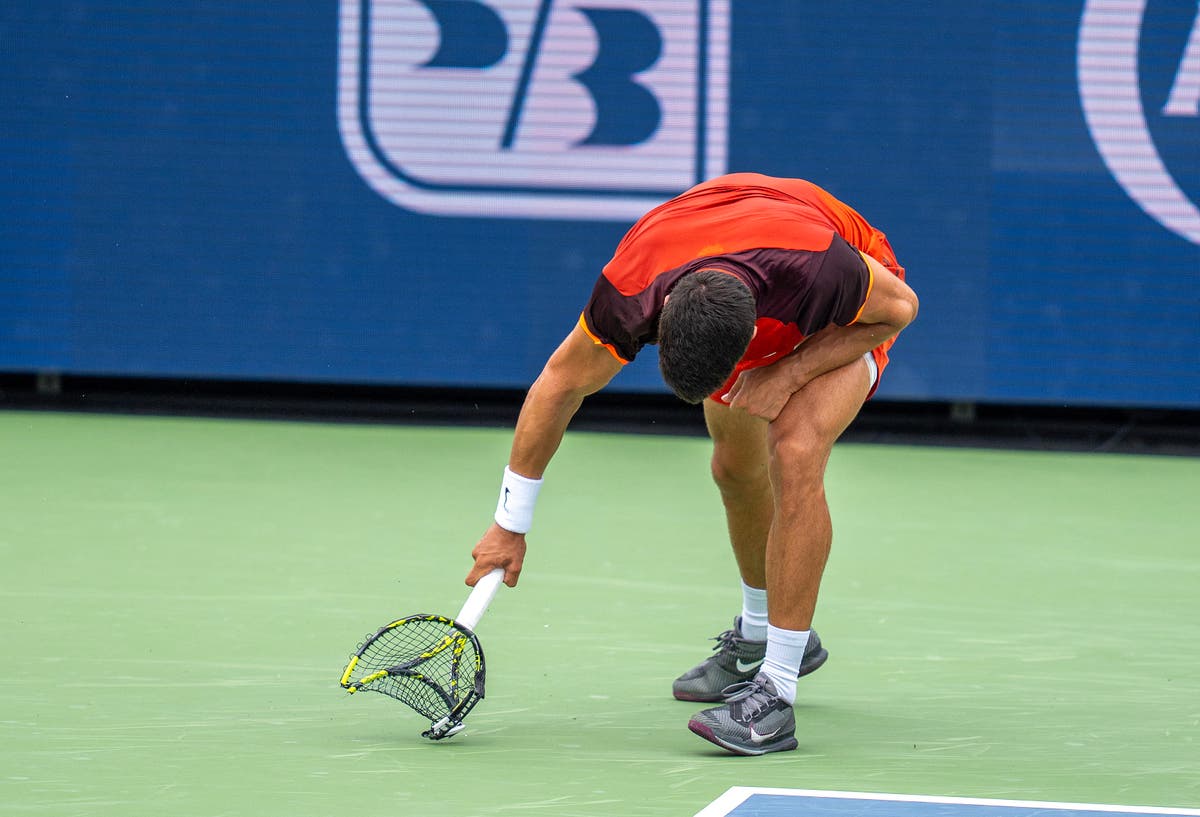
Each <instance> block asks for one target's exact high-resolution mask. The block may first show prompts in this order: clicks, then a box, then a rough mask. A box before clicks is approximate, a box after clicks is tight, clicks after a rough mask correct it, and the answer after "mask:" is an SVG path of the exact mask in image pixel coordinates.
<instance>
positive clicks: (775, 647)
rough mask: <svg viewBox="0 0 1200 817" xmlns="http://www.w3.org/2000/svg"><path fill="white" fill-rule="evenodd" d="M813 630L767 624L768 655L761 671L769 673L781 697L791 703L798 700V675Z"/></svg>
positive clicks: (768, 675)
mask: <svg viewBox="0 0 1200 817" xmlns="http://www.w3.org/2000/svg"><path fill="white" fill-rule="evenodd" d="M811 632H812V630H784V629H782V628H780V627H775V626H773V625H770V624H768V625H767V657H766V660H764V661H763V664H762V669H761V670H759V672H765V673H766V674H767V677H768V678H770V679H771V682H772V683H774V684H775V691H776V692H778V693H779V697H780V698H783V699H784V700H785V701H787V702H788V703H789V704H794V703H795V702H796V675H797V674H798V673H799V672H800V662H801V661H803V660H804V648H805V647H807V646H808V636H809V633H811Z"/></svg>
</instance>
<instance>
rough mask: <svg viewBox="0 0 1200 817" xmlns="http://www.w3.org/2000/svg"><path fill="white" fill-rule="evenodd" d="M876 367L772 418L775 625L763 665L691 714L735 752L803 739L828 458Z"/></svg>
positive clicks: (828, 531)
mask: <svg viewBox="0 0 1200 817" xmlns="http://www.w3.org/2000/svg"><path fill="white" fill-rule="evenodd" d="M871 377H872V375H871V370H870V368H869V367H868V365H867V363H866V362H865V361H863V360H858V361H855V362H854V363H852V364H849V365H847V366H843V367H842V368H841V369H836V370H834V371H832V372H829V373H827V374H825V375H822V376H821V377H818V378H817V379H815V380H813V381H812V382H811V383H809V384H808V385H807V386H806V387H805V388H803V389H801V390H800V391H799V392H797V393H796V394H794V395H793V396H792V399H791V400H789V401H788V403H787V405H786V406H785V407H784V409H783V411H782V412H781V413H780V414H779V416H778V417H777V418H776V419H775V421H774V422H772V423H771V424H770V426H769V428H768V431H767V446H768V451H769V455H770V456H769V471H770V483H771V486H772V489H773V494H774V507H775V512H774V517H773V521H772V524H771V528H770V532H769V534H768V536H767V550H766V576H767V600H768V603H769V608H770V625H769V627H768V634H767V644H766V650H765V655H764V660H763V664H762V668H761V670H760V671H759V672H758V673H757V674H756V675H755V676H754V677H753V678H751V679H749V680H746V681H744V682H742V683H739V684H737V685H736V686H731V687H729V688H727V689H726V690H725V695H724V703H723V704H722V705H721V706H717V707H714V708H712V709H706V710H704V711H702V712H698V713H697V714H696V715H695V716H693V717H692V719H691V720H690V721H689V722H688V728H689V729H691V730H692V731H693V732H695V733H696V734H697V735H699V736H700V737H702V738H704V739H705V740H707V741H710V742H712V743H715V744H717V745H718V746H722V747H724V748H725V749H728V750H729V751H731V752H734V753H736V754H742V755H760V754H766V753H768V752H783V751H789V750H791V749H795V748H796V746H797V745H798V742H797V740H796V737H795V731H796V719H795V714H794V712H793V709H792V703H793V702H794V700H795V697H796V675H797V672H798V671H799V670H801V669H802V667H803V661H804V659H805V658H807V657H808V652H809V642H810V641H811V640H813V639H815V634H814V633H812V631H811V627H812V618H813V611H814V610H815V608H816V603H817V593H818V591H819V589H820V586H821V577H822V575H823V573H824V571H825V563H826V561H827V559H828V557H829V549H830V545H831V543H832V540H833V533H832V526H831V523H830V518H829V506H828V504H827V502H826V500H825V466H826V464H827V463H828V461H829V455H830V453H831V452H832V450H833V444H834V442H835V441H836V440H837V438H838V437H840V436H841V434H842V432H843V431H845V429H846V427H847V426H848V425H850V423H851V421H852V420H853V419H854V418H855V416H856V415H857V414H858V411H859V409H860V408H861V407H862V404H863V401H864V400H866V397H867V394H868V393H869V391H870V388H871ZM818 643H819V641H818Z"/></svg>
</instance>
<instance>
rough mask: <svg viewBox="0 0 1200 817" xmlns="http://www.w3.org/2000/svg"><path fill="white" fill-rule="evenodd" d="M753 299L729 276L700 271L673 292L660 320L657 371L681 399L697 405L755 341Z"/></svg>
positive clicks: (723, 273) (680, 282) (741, 284)
mask: <svg viewBox="0 0 1200 817" xmlns="http://www.w3.org/2000/svg"><path fill="white" fill-rule="evenodd" d="M755 319H756V310H755V306H754V295H753V293H751V292H750V288H749V287H748V286H746V285H745V284H744V283H742V281H741V280H740V279H739V278H737V277H735V276H733V275H730V274H728V273H725V272H717V271H715V270H701V271H699V272H693V273H691V274H689V275H685V276H683V277H682V278H680V279H679V283H677V284H676V285H675V287H674V288H673V289H672V290H671V294H670V295H669V296H668V297H667V301H666V303H665V304H664V305H663V310H662V315H660V316H659V320H658V367H659V369H660V370H661V371H662V376H663V380H664V381H666V384H667V385H668V386H670V387H671V391H673V392H675V394H676V395H678V396H679V398H680V399H681V400H684V401H686V402H688V403H699V402H700V401H701V400H703V399H704V398H705V397H708V396H709V395H710V394H712V393H713V392H714V391H716V390H717V389H719V388H720V387H721V385H722V384H723V383H724V382H725V381H726V380H728V379H729V376H730V375H731V374H733V368H734V366H736V365H737V362H738V361H739V360H741V357H742V355H743V354H745V353H746V347H747V346H749V345H750V339H751V338H752V337H753V336H754V321H755Z"/></svg>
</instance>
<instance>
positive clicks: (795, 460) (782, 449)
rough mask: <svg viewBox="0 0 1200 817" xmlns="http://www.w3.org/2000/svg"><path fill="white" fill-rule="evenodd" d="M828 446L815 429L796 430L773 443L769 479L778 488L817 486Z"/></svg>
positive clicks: (822, 475)
mask: <svg viewBox="0 0 1200 817" xmlns="http://www.w3.org/2000/svg"><path fill="white" fill-rule="evenodd" d="M830 449H831V445H830V444H829V441H828V440H827V439H826V437H825V436H824V435H822V434H819V433H817V432H816V431H815V430H809V429H797V430H795V431H793V433H790V434H788V435H787V436H784V437H779V438H776V439H774V440H772V445H771V478H772V480H773V481H775V482H776V483H777V485H776V487H777V488H783V487H785V486H787V487H789V488H803V487H805V486H815V487H818V488H819V487H820V485H821V482H822V480H823V478H824V474H825V463H826V462H827V461H828V460H829V452H830Z"/></svg>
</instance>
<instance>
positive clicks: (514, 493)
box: [496, 465, 542, 533]
mask: <svg viewBox="0 0 1200 817" xmlns="http://www.w3.org/2000/svg"><path fill="white" fill-rule="evenodd" d="M540 490H542V480H540V479H530V478H529V477H523V476H521V475H520V474H514V473H513V472H512V470H511V469H509V467H508V466H507V465H506V466H504V481H503V482H501V483H500V498H499V499H498V500H497V501H496V524H497V525H499V526H500V527H502V528H504V529H505V530H507V531H512V532H513V533H528V532H529V528H530V527H531V526H532V525H533V506H534V505H536V504H537V497H538V491H540Z"/></svg>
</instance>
